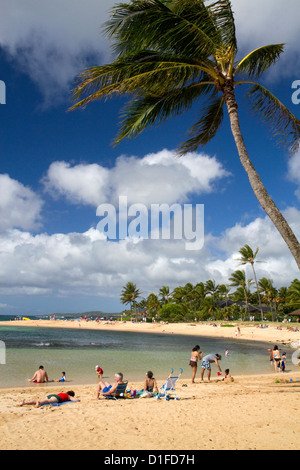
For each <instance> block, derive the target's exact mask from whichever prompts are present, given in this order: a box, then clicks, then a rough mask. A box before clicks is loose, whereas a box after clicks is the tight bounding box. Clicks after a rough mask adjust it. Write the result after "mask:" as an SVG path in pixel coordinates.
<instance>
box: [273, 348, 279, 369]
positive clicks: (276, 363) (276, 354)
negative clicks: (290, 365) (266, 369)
mask: <svg viewBox="0 0 300 470" xmlns="http://www.w3.org/2000/svg"><path fill="white" fill-rule="evenodd" d="M273 359H274V366H275V372H278V368H279V366H280V361H281V357H280V351H279V349H278V346H274V349H273Z"/></svg>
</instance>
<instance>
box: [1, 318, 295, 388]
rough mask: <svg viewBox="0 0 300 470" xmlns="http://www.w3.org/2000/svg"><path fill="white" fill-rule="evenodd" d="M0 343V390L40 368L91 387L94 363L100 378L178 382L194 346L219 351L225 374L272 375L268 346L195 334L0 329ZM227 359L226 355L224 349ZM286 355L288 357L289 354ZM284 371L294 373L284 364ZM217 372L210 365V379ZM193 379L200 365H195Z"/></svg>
mask: <svg viewBox="0 0 300 470" xmlns="http://www.w3.org/2000/svg"><path fill="white" fill-rule="evenodd" d="M0 340H1V341H3V342H4V344H5V353H6V354H5V356H6V361H5V362H6V363H5V364H0V388H7V387H24V386H26V385H27V386H32V384H31V383H28V379H30V378H31V377H32V376H33V374H34V372H35V371H36V370H37V369H38V368H39V366H40V365H43V366H44V368H45V370H46V371H47V373H48V376H49V379H50V380H51V379H52V380H55V379H59V378H60V377H61V372H62V371H65V372H66V375H67V380H68V381H70V384H72V385H76V384H95V383H96V382H97V377H96V374H95V365H100V366H101V367H102V369H103V370H104V376H103V378H104V379H105V380H109V381H110V380H113V377H114V374H115V373H116V372H123V374H124V377H125V378H126V379H127V380H129V382H130V381H137V380H138V381H143V380H144V377H145V374H146V372H147V371H148V370H152V371H153V372H154V376H155V377H156V379H157V380H158V381H160V382H161V381H164V380H165V379H166V378H167V375H168V374H169V373H170V371H171V369H172V368H173V369H174V373H177V372H179V369H180V368H182V369H183V374H182V378H186V379H189V378H190V377H191V372H192V371H191V367H190V366H189V360H190V353H191V350H192V348H193V347H194V346H195V345H196V344H199V345H200V347H201V351H203V352H204V354H210V353H219V354H221V355H222V361H221V362H220V364H221V368H222V370H223V371H224V370H225V369H227V368H229V369H230V371H231V373H232V375H233V376H234V375H241V374H244V375H251V374H258V373H272V372H273V367H272V366H271V365H270V362H269V352H268V351H267V350H268V348H270V344H269V343H261V342H251V341H238V340H235V339H231V340H228V339H223V338H214V339H212V338H205V337H201V338H200V337H198V336H183V335H164V334H163V333H160V334H155V333H151V334H150V333H141V332H119V331H98V330H86V329H84V330H80V329H78V330H77V329H69V328H66V329H64V328H57V329H56V328H35V327H26V328H25V327H18V326H1V323H0ZM226 349H229V356H228V357H227V358H226V357H225V350H226ZM286 352H287V355H288V359H289V357H291V354H292V350H291V349H289V348H288V347H287V348H286ZM287 370H296V368H295V366H293V364H292V363H291V361H288V366H287ZM216 374H217V369H216V367H214V366H213V368H212V376H213V377H214V376H216ZM197 375H198V377H199V375H200V367H198V374H197Z"/></svg>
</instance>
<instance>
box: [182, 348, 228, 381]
mask: <svg viewBox="0 0 300 470" xmlns="http://www.w3.org/2000/svg"><path fill="white" fill-rule="evenodd" d="M228 354H229V351H228V349H226V357H227V356H228ZM221 359H222V356H221V354H219V353H217V354H207V355H206V356H204V357H203V352H201V351H200V346H199V345H198V344H197V345H196V346H195V347H194V348H193V349H192V353H191V359H190V363H189V365H190V366H191V368H192V371H193V372H192V383H195V378H196V373H197V369H198V360H199V361H201V382H203V379H204V374H205V371H207V380H208V382H210V378H211V365H212V364H214V363H215V364H216V366H217V368H218V370H219V372H218V375H222V370H221V367H220V364H219V361H221ZM223 380H225V381H227V382H229V381H232V378H231V375H230V370H229V369H226V370H225V377H224V379H223Z"/></svg>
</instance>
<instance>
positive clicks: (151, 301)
mask: <svg viewBox="0 0 300 470" xmlns="http://www.w3.org/2000/svg"><path fill="white" fill-rule="evenodd" d="M146 307H147V312H149V314H150V316H151V317H153V316H155V315H157V312H158V310H159V309H160V308H161V303H160V301H159V300H158V297H157V295H156V294H154V293H153V292H151V294H149V295H148V297H147V303H146Z"/></svg>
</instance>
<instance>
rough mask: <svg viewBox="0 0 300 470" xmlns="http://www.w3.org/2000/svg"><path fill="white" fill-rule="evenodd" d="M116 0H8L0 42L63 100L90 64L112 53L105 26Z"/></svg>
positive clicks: (49, 97) (48, 96)
mask: <svg viewBox="0 0 300 470" xmlns="http://www.w3.org/2000/svg"><path fill="white" fill-rule="evenodd" d="M114 3H115V1H114V0H105V1H103V0H101V1H98V0H85V1H82V0H43V1H40V0H26V2H24V0H10V1H9V2H2V5H1V16H0V46H1V47H3V48H4V49H5V50H6V52H7V53H8V54H9V57H10V58H11V59H12V60H13V61H14V63H15V64H17V65H18V66H19V68H20V69H21V70H22V71H23V72H24V73H26V74H28V75H29V76H30V78H31V79H32V80H33V81H34V82H35V83H36V85H37V86H38V87H39V88H40V90H41V92H42V94H43V96H44V99H45V103H46V104H47V105H50V104H51V102H53V101H54V102H57V100H58V99H59V97H60V96H61V95H62V94H63V93H66V92H68V91H69V89H70V83H71V82H73V80H74V78H75V76H76V75H77V74H78V73H79V72H80V71H82V70H83V69H84V68H85V67H86V66H88V65H90V64H91V63H93V65H97V64H99V63H101V62H103V60H105V61H107V60H108V57H109V52H108V43H107V40H106V39H105V38H104V36H103V34H102V33H101V31H100V26H101V25H102V24H103V23H104V21H106V20H107V18H108V13H107V12H108V10H110V9H111V7H112V6H113V4H114Z"/></svg>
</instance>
